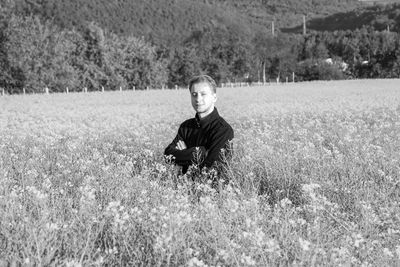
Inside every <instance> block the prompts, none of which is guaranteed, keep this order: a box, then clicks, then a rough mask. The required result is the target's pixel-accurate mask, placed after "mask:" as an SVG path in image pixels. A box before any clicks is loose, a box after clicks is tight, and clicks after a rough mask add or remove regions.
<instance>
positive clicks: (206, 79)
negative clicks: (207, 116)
mask: <svg viewBox="0 0 400 267" xmlns="http://www.w3.org/2000/svg"><path fill="white" fill-rule="evenodd" d="M197 83H207V84H208V85H209V86H210V88H211V90H212V91H213V93H214V94H216V93H217V84H216V83H215V81H214V79H213V78H211V77H210V76H208V75H199V76H194V77H193V78H192V79H190V81H189V91H191V90H192V87H193V85H195V84H197Z"/></svg>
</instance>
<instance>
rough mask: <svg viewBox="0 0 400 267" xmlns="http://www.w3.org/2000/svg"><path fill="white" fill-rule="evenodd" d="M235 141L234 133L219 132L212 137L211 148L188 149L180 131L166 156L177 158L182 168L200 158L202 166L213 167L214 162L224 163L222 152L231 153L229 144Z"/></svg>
mask: <svg viewBox="0 0 400 267" xmlns="http://www.w3.org/2000/svg"><path fill="white" fill-rule="evenodd" d="M232 139H233V131H232V130H229V129H228V130H227V131H225V132H219V133H216V134H214V135H212V136H211V142H210V147H209V148H208V149H206V148H205V147H204V146H198V147H189V148H188V147H187V144H186V143H185V141H183V138H182V137H181V135H180V132H179V131H178V135H177V136H176V137H175V139H174V140H173V141H172V143H171V144H170V145H169V146H168V147H167V148H166V149H165V155H172V156H174V157H175V163H176V164H178V165H181V166H185V165H186V166H188V165H191V164H192V163H193V162H196V161H198V160H199V159H198V156H200V158H201V161H202V162H201V166H206V167H211V166H212V165H213V164H214V162H216V161H222V160H223V159H222V157H221V151H222V149H225V150H227V152H228V153H229V152H230V151H229V142H228V141H230V140H232Z"/></svg>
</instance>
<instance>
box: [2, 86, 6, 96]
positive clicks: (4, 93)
mask: <svg viewBox="0 0 400 267" xmlns="http://www.w3.org/2000/svg"><path fill="white" fill-rule="evenodd" d="M4 94H5V93H4V88H1V95H2V96H4Z"/></svg>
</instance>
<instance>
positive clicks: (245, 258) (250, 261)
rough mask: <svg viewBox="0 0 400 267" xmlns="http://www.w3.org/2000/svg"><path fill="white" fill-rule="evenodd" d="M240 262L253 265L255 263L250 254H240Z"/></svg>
mask: <svg viewBox="0 0 400 267" xmlns="http://www.w3.org/2000/svg"><path fill="white" fill-rule="evenodd" d="M240 262H241V263H243V264H244V265H248V266H253V265H255V264H256V262H255V260H253V259H252V258H251V257H250V256H247V255H245V254H243V255H242V258H241V259H240Z"/></svg>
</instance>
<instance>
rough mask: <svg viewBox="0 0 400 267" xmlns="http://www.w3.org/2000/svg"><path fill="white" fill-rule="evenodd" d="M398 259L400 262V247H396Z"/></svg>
mask: <svg viewBox="0 0 400 267" xmlns="http://www.w3.org/2000/svg"><path fill="white" fill-rule="evenodd" d="M396 254H397V258H398V259H399V260H400V245H398V246H396Z"/></svg>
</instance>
